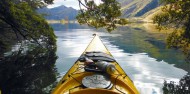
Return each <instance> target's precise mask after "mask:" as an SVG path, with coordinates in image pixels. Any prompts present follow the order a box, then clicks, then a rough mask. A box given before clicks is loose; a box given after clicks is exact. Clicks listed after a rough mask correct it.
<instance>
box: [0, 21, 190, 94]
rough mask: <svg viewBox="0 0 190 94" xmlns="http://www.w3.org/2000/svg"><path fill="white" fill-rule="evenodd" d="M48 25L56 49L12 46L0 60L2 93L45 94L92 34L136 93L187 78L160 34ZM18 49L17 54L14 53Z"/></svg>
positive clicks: (185, 67)
mask: <svg viewBox="0 0 190 94" xmlns="http://www.w3.org/2000/svg"><path fill="white" fill-rule="evenodd" d="M52 26H53V27H54V30H55V34H56V36H57V49H54V50H52V51H51V50H50V51H46V49H40V48H39V47H35V46H33V45H27V44H28V43H27V42H26V43H18V44H16V45H14V46H13V47H12V49H10V51H8V52H6V53H4V57H3V58H0V90H2V91H3V94H49V93H50V92H51V90H52V89H53V88H54V87H55V85H56V82H57V81H59V80H60V78H61V77H62V76H64V74H65V73H66V72H67V71H68V69H69V68H70V67H71V66H72V65H73V64H74V62H75V61H76V60H77V59H78V57H79V56H80V55H81V54H82V52H83V51H84V50H85V48H86V47H87V45H88V44H89V42H90V41H91V40H92V38H93V37H92V34H94V33H97V34H98V35H99V36H100V37H101V39H102V41H103V42H104V44H105V45H106V47H107V48H108V49H109V51H110V52H111V53H112V55H113V56H114V58H115V59H116V60H117V61H118V62H119V64H120V65H121V67H122V68H123V69H124V71H125V72H126V73H127V74H128V75H129V76H130V78H131V79H132V80H133V82H134V84H135V86H136V87H137V88H138V90H139V91H140V93H141V94H162V87H163V82H164V80H167V81H171V80H172V81H178V80H179V79H180V78H182V77H183V76H184V75H186V74H188V73H190V65H189V64H187V63H185V61H184V60H185V58H184V56H183V54H182V53H181V52H180V51H176V50H172V49H166V44H165V40H166V34H161V33H158V32H157V33H156V32H152V30H146V29H145V28H143V27H142V26H139V27H120V28H119V29H117V30H116V31H113V32H111V33H108V32H106V31H104V30H99V31H96V30H93V29H89V28H88V27H86V26H79V25H77V24H74V25H73V24H69V25H61V24H53V25H52ZM23 45H26V47H25V46H23ZM20 48H21V49H22V51H18V53H20V54H18V53H17V50H18V49H20ZM15 51H16V53H15ZM57 57H58V58H57ZM4 92H5V93H4Z"/></svg>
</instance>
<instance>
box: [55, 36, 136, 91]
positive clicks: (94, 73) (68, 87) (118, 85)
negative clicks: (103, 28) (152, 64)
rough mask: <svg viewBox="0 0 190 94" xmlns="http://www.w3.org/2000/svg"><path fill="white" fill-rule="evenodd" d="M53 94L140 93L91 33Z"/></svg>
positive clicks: (96, 37) (98, 39)
mask: <svg viewBox="0 0 190 94" xmlns="http://www.w3.org/2000/svg"><path fill="white" fill-rule="evenodd" d="M52 94H139V92H138V90H137V89H136V87H135V86H134V84H133V82H132V81H131V79H130V78H129V77H128V76H127V74H126V73H125V72H124V71H123V69H122V68H121V67H120V65H119V64H118V63H117V62H116V61H115V59H114V58H113V56H112V55H111V53H110V52H109V51H108V49H107V48H106V47H105V45H104V44H103V43H102V41H101V40H100V38H99V36H97V35H95V34H94V38H93V39H92V41H91V42H90V44H89V45H88V47H87V48H86V50H85V51H84V52H83V53H82V55H81V56H80V57H79V59H78V60H77V61H76V62H75V63H74V65H73V66H72V67H71V68H70V69H69V71H68V72H67V73H66V74H65V75H64V77H63V78H62V79H61V80H60V82H59V83H58V85H57V86H56V87H55V89H54V90H53V92H52Z"/></svg>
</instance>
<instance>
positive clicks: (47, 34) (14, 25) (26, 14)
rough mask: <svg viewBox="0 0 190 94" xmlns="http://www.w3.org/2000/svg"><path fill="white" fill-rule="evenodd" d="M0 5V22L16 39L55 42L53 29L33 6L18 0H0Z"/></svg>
mask: <svg viewBox="0 0 190 94" xmlns="http://www.w3.org/2000/svg"><path fill="white" fill-rule="evenodd" d="M46 1H47V0H46ZM49 1H51V0H49ZM0 5H1V6H0V22H1V24H4V26H6V27H7V28H10V29H11V30H12V31H13V32H14V33H15V35H16V36H17V38H18V39H19V38H24V39H27V40H31V41H35V42H37V43H40V41H41V42H46V43H47V44H50V45H52V44H55V35H54V33H53V29H52V28H51V27H50V26H49V25H48V23H47V22H46V21H45V19H44V18H43V17H42V16H41V15H39V14H37V12H35V10H34V6H30V5H29V3H28V2H26V1H22V2H21V1H20V0H19V1H18V0H1V1H0ZM37 6H39V5H36V7H37ZM1 26H3V25H1ZM1 26H0V27H1ZM1 28H5V27H1ZM39 39H41V40H39Z"/></svg>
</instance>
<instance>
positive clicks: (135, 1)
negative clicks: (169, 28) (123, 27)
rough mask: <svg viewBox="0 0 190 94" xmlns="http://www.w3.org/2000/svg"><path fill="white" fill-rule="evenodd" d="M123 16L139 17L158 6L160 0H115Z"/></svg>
mask: <svg viewBox="0 0 190 94" xmlns="http://www.w3.org/2000/svg"><path fill="white" fill-rule="evenodd" d="M117 1H118V2H120V3H121V11H122V13H123V15H122V16H123V17H126V18H129V17H140V16H142V15H144V14H146V13H147V12H149V11H150V10H153V9H155V8H157V7H158V6H159V1H160V0H117Z"/></svg>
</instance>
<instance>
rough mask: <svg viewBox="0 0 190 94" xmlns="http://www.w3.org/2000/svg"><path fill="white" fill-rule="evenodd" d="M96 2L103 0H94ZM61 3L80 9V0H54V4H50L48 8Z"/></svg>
mask: <svg viewBox="0 0 190 94" xmlns="http://www.w3.org/2000/svg"><path fill="white" fill-rule="evenodd" d="M94 1H95V2H96V3H99V2H100V1H101V0H94ZM61 5H65V6H66V7H73V8H74V9H79V3H78V0H54V4H52V5H48V8H54V7H58V6H61Z"/></svg>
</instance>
